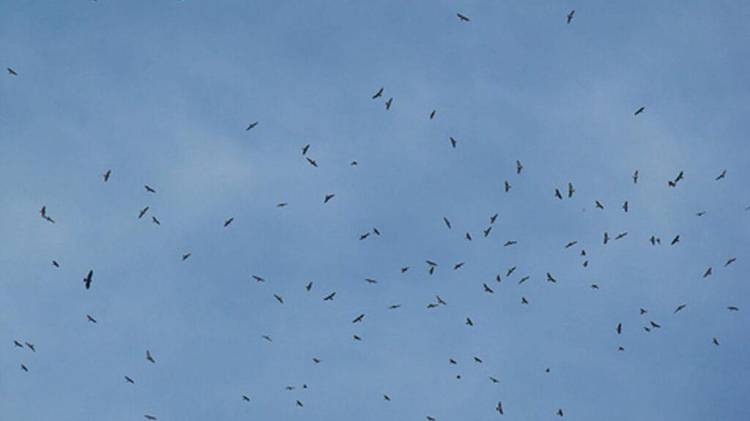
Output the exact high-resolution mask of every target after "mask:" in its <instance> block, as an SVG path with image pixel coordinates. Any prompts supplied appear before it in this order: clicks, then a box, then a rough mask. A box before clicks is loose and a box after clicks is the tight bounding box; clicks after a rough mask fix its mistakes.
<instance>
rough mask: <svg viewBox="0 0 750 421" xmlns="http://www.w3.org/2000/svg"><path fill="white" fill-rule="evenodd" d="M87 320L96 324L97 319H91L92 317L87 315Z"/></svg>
mask: <svg viewBox="0 0 750 421" xmlns="http://www.w3.org/2000/svg"><path fill="white" fill-rule="evenodd" d="M86 319H87V320H88V321H90V322H91V323H96V319H94V318H93V317H91V315H90V314H87V315H86Z"/></svg>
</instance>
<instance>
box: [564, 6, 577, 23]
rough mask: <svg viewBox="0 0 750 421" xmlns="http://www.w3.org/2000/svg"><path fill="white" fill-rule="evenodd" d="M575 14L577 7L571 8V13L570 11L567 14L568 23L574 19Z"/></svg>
mask: <svg viewBox="0 0 750 421" xmlns="http://www.w3.org/2000/svg"><path fill="white" fill-rule="evenodd" d="M575 14H576V11H575V9H573V10H571V11H570V13H568V15H567V16H566V18H567V22H568V23H570V21H572V20H573V15H575Z"/></svg>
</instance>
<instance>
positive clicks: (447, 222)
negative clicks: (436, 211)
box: [443, 217, 452, 229]
mask: <svg viewBox="0 0 750 421" xmlns="http://www.w3.org/2000/svg"><path fill="white" fill-rule="evenodd" d="M443 222H444V223H445V226H446V227H448V229H450V228H452V227H451V221H449V220H448V218H446V217H443Z"/></svg>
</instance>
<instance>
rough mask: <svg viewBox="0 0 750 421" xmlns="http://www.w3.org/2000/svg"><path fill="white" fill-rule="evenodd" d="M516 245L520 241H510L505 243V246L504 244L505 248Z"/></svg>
mask: <svg viewBox="0 0 750 421" xmlns="http://www.w3.org/2000/svg"><path fill="white" fill-rule="evenodd" d="M516 244H518V241H515V240H508V241H506V242H505V244H503V247H508V246H513V245H516Z"/></svg>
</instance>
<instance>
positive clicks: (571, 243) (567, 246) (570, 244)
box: [565, 241, 578, 249]
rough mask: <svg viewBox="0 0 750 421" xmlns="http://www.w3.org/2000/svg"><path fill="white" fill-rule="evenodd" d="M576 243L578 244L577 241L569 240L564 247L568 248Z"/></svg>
mask: <svg viewBox="0 0 750 421" xmlns="http://www.w3.org/2000/svg"><path fill="white" fill-rule="evenodd" d="M576 244H578V241H571V242H569V243H568V244H566V245H565V248H566V249H569V248H571V247H573V246H574V245H576Z"/></svg>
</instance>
